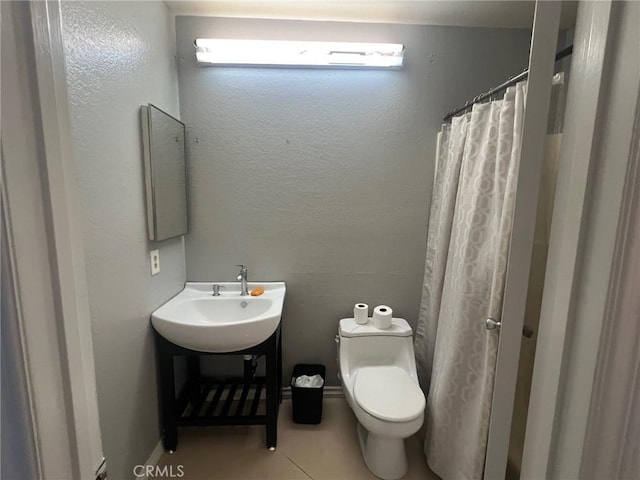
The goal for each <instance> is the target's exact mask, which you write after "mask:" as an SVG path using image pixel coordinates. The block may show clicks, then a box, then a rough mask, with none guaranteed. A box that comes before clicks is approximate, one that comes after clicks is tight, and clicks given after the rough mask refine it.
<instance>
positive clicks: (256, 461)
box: [159, 398, 438, 480]
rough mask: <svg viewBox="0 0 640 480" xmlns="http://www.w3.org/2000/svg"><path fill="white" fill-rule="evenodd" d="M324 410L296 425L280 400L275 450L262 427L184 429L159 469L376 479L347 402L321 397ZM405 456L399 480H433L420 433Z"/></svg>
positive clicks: (204, 477) (229, 477)
mask: <svg viewBox="0 0 640 480" xmlns="http://www.w3.org/2000/svg"><path fill="white" fill-rule="evenodd" d="M323 409H324V411H323V416H322V423H321V424H320V425H298V424H295V423H293V422H292V420H291V400H284V401H283V402H282V405H281V406H280V416H279V421H278V448H277V449H276V451H275V452H269V451H268V450H267V449H266V448H265V444H264V435H265V430H264V427H261V426H250V427H244V426H238V427H200V428H198V427H195V428H183V429H181V430H180V432H179V436H178V438H179V444H178V450H177V451H176V452H175V453H174V454H173V455H168V454H166V453H165V454H163V455H162V458H161V459H160V462H159V465H160V466H164V465H167V466H170V465H174V466H175V467H177V466H178V465H182V466H183V470H184V476H183V477H182V478H183V479H184V480H209V479H211V480H213V479H216V480H218V479H219V480H252V479H260V480H269V479H273V480H298V479H300V480H309V479H313V480H375V479H376V477H375V476H373V475H372V474H371V473H370V472H369V470H368V469H367V467H366V465H365V464H364V462H363V460H362V455H361V454H360V446H359V445H358V438H357V434H356V419H355V417H354V416H353V413H352V412H351V409H350V408H349V406H348V405H347V402H346V400H344V399H343V398H329V399H325V401H324V407H323ZM407 455H408V458H409V472H408V473H407V475H406V476H405V477H403V478H404V479H407V480H412V479H415V480H417V479H420V480H438V477H437V476H436V475H435V474H434V473H432V472H431V471H430V470H429V469H428V467H427V464H426V462H425V458H424V455H423V453H422V441H421V438H420V432H419V433H417V434H416V435H414V436H413V437H411V438H410V439H409V440H407ZM175 467H174V471H175Z"/></svg>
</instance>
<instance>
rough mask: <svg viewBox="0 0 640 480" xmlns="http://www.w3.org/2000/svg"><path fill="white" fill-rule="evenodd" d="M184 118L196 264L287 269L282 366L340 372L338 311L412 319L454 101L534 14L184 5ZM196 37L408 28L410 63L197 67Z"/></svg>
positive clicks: (379, 38)
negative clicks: (520, 18)
mask: <svg viewBox="0 0 640 480" xmlns="http://www.w3.org/2000/svg"><path fill="white" fill-rule="evenodd" d="M176 30H177V41H178V56H179V59H178V61H179V63H178V66H179V79H180V102H181V113H182V119H183V121H185V123H186V124H187V145H188V152H189V169H190V205H189V208H190V226H191V230H190V233H189V235H188V236H187V239H186V242H187V243H186V247H187V272H188V278H189V280H212V281H225V280H233V279H235V276H236V274H237V268H236V267H235V266H234V265H235V264H237V263H244V264H246V265H247V266H248V268H249V278H250V280H284V281H286V282H287V298H286V301H285V311H284V323H283V326H284V361H285V365H284V375H285V376H287V375H288V374H289V373H290V370H291V368H292V366H293V364H294V363H297V362H320V363H323V364H326V365H327V367H328V379H327V380H328V384H334V385H335V384H336V382H337V380H336V378H335V344H334V342H333V337H334V335H335V333H336V327H337V322H338V320H339V319H340V318H342V317H347V316H350V315H351V314H352V309H353V304H354V303H356V302H366V303H368V304H370V305H371V306H375V305H378V304H382V303H384V304H388V305H391V306H392V307H393V309H394V311H395V314H396V315H397V316H399V317H404V318H406V319H407V320H408V321H409V322H410V323H411V324H412V325H415V322H416V320H417V314H418V304H419V301H420V294H421V284H422V279H423V275H424V254H425V245H426V228H427V217H428V208H429V201H430V196H431V183H432V172H433V157H434V154H435V144H436V133H437V131H438V129H439V127H440V123H441V118H442V116H443V114H444V113H445V112H447V111H448V110H451V109H452V108H454V107H457V106H459V105H460V104H462V103H464V102H465V101H466V100H468V99H469V98H471V97H473V96H475V95H477V94H479V93H481V92H482V91H484V90H487V89H489V88H490V87H492V86H495V85H497V84H499V83H502V82H503V81H504V80H505V79H506V78H507V77H508V76H509V75H513V74H516V73H519V72H520V71H521V70H522V69H523V68H524V67H525V66H526V64H527V59H528V50H529V40H530V32H529V31H526V30H505V29H475V28H452V27H423V26H407V25H384V24H348V23H333V22H297V21H270V20H248V19H223V18H206V17H177V19H176ZM198 37H205V38H206V37H219V38H262V39H300V40H326V39H331V40H343V41H356V40H359V41H376V42H396V43H403V44H405V45H406V47H407V56H406V67H405V68H404V69H403V70H401V71H390V72H389V71H371V70H369V71H354V70H346V71H345V70H299V69H248V68H245V69H240V68H202V67H198V66H197V65H196V61H195V58H194V47H193V42H194V40H195V39H196V38H198Z"/></svg>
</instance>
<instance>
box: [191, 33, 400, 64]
mask: <svg viewBox="0 0 640 480" xmlns="http://www.w3.org/2000/svg"><path fill="white" fill-rule="evenodd" d="M195 44H196V59H197V60H198V63H199V64H200V65H219V66H225V65H226V66H243V67H276V66H278V67H294V68H295V67H298V68H382V69H398V68H401V67H402V65H403V63H404V46H403V45H402V44H397V43H353V42H292V41H282V40H228V39H210V38H199V39H197V40H196V42H195Z"/></svg>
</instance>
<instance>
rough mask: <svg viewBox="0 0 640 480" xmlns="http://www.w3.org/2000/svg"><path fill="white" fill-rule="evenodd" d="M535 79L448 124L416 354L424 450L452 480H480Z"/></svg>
mask: <svg viewBox="0 0 640 480" xmlns="http://www.w3.org/2000/svg"><path fill="white" fill-rule="evenodd" d="M525 96H526V82H523V83H520V84H517V85H516V86H514V87H511V88H509V89H508V90H507V92H506V93H505V95H504V97H503V98H502V99H501V100H497V101H492V102H489V103H485V104H476V105H474V107H473V110H472V111H471V113H467V114H465V115H463V116H460V117H456V118H454V119H453V121H452V123H451V125H444V126H443V128H442V131H441V132H440V134H439V137H438V149H437V159H436V173H435V180H434V189H433V198H432V203H431V215H430V218H429V229H428V237H427V254H426V263H425V277H424V287H423V295H422V302H421V307H420V318H419V321H418V326H417V329H416V339H415V351H416V360H417V364H418V373H419V376H420V382H421V385H422V387H423V389H424V390H425V391H427V389H428V395H427V409H426V415H425V428H426V437H425V444H424V450H425V454H426V456H427V461H428V463H429V466H430V467H431V469H432V470H433V471H434V472H435V473H437V474H438V475H439V476H440V477H441V478H443V480H458V479H481V478H482V474H483V469H484V459H485V452H486V446H487V435H488V430H489V415H490V408H491V397H492V393H493V379H494V373H495V362H496V355H497V347H498V333H497V332H496V331H489V330H487V329H486V328H485V319H486V318H487V317H491V318H494V319H496V320H499V319H500V314H501V310H502V297H503V292H504V284H505V275H506V267H507V257H508V253H509V239H510V234H511V226H512V218H513V208H514V202H515V190H516V181H517V175H518V161H519V157H520V137H521V132H522V119H523V116H524V103H525Z"/></svg>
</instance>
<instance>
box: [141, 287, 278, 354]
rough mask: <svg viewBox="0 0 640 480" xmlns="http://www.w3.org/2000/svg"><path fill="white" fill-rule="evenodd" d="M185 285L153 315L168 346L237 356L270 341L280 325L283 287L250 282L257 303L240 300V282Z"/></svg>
mask: <svg viewBox="0 0 640 480" xmlns="http://www.w3.org/2000/svg"><path fill="white" fill-rule="evenodd" d="M213 285H214V282H187V283H186V284H185V288H184V290H183V291H182V292H180V293H179V294H178V295H176V296H175V297H173V298H172V299H171V300H169V301H168V302H167V303H165V304H164V305H162V306H161V307H160V308H158V309H157V310H156V311H155V312H153V313H152V314H151V323H152V324H153V327H154V328H155V329H156V331H157V332H158V333H159V334H160V335H162V336H163V337H164V338H166V339H167V340H169V341H170V342H172V343H174V344H176V345H179V346H181V347H184V348H189V349H191V350H197V351H200V352H213V353H225V352H235V351H238V350H243V349H245V348H250V347H253V346H255V345H258V344H260V343H262V342H263V341H265V340H266V339H268V338H269V337H270V336H271V335H272V334H273V332H275V330H276V328H277V327H278V325H279V323H280V319H281V317H282V305H283V303H284V295H285V292H286V286H285V284H284V282H249V284H248V288H249V291H251V290H252V289H255V288H258V287H263V288H264V293H263V294H262V295H260V296H257V297H252V296H241V295H240V284H239V283H238V282H226V283H217V285H220V295H219V296H213V295H212V292H213Z"/></svg>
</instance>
